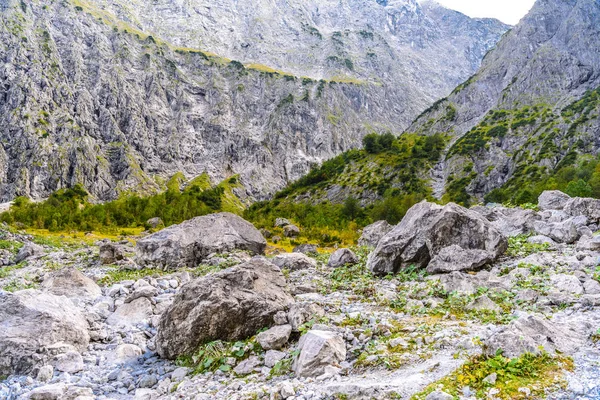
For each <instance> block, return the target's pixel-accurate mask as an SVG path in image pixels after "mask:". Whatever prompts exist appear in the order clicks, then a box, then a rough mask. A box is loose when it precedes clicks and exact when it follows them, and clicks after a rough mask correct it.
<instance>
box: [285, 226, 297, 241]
mask: <svg viewBox="0 0 600 400" xmlns="http://www.w3.org/2000/svg"><path fill="white" fill-rule="evenodd" d="M283 236H285V237H288V238H295V237H298V236H300V228H298V227H297V226H296V225H286V226H284V227H283Z"/></svg>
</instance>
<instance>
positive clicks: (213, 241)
mask: <svg viewBox="0 0 600 400" xmlns="http://www.w3.org/2000/svg"><path fill="white" fill-rule="evenodd" d="M266 246H267V242H266V240H265V238H264V237H263V236H262V235H261V233H260V232H259V231H258V230H257V229H256V228H255V227H254V226H253V225H252V224H251V223H249V222H247V221H245V220H244V219H242V218H240V217H239V216H237V215H235V214H231V213H219V214H211V215H205V216H203V217H197V218H194V219H191V220H189V221H185V222H183V223H181V224H179V225H173V226H170V227H169V228H166V229H163V230H161V231H159V232H157V233H154V234H152V235H150V236H147V237H145V238H143V239H141V240H139V241H138V242H137V248H136V252H137V261H138V263H139V264H141V265H158V266H161V267H165V268H180V267H196V266H197V265H198V264H200V263H201V262H202V261H203V260H205V259H206V258H207V257H208V256H209V255H211V254H214V253H226V252H231V251H233V250H247V251H250V252H251V253H253V254H263V253H264V251H265V248H266Z"/></svg>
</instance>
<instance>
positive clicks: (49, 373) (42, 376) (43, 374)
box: [36, 365, 54, 383]
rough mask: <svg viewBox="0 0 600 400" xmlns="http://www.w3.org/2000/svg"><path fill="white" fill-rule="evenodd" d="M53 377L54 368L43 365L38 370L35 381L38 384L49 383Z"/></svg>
mask: <svg viewBox="0 0 600 400" xmlns="http://www.w3.org/2000/svg"><path fill="white" fill-rule="evenodd" d="M53 376H54V367H53V366H52V365H44V366H43V367H41V368H40V369H39V370H38V373H37V378H36V379H37V380H38V381H40V382H44V383H46V382H50V381H51V380H52V377H53Z"/></svg>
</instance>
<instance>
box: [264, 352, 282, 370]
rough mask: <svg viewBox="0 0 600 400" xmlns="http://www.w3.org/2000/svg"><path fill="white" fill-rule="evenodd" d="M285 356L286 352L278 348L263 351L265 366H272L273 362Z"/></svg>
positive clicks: (275, 362)
mask: <svg viewBox="0 0 600 400" xmlns="http://www.w3.org/2000/svg"><path fill="white" fill-rule="evenodd" d="M286 356H287V353H285V352H283V351H278V350H269V351H267V352H266V353H265V366H266V367H269V368H273V367H274V366H275V364H277V363H278V362H279V361H281V360H283V359H284V358H285V357H286Z"/></svg>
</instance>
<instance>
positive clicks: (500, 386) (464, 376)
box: [411, 353, 573, 400]
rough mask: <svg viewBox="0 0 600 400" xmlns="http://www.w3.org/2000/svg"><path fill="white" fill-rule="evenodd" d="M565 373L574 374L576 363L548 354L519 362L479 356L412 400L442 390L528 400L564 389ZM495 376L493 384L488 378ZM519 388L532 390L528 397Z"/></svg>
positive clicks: (453, 392) (421, 398) (516, 359)
mask: <svg viewBox="0 0 600 400" xmlns="http://www.w3.org/2000/svg"><path fill="white" fill-rule="evenodd" d="M565 370H568V371H571V370H573V361H572V360H571V359H569V358H565V357H561V356H557V357H552V356H550V355H549V354H547V353H542V354H540V355H534V354H529V353H527V354H523V355H522V356H521V357H519V358H513V359H509V358H506V357H504V356H502V355H501V354H498V355H496V356H494V357H488V356H483V355H480V356H476V357H473V358H471V359H470V360H469V361H468V362H467V363H465V364H464V365H463V366H462V367H460V368H459V369H457V370H456V371H454V372H453V373H451V374H450V375H448V376H446V377H445V378H442V379H441V380H439V381H437V382H435V383H432V384H431V385H429V386H428V387H427V388H426V389H425V390H423V391H422V392H420V393H418V394H415V395H414V396H412V397H411V400H424V399H425V398H426V397H427V395H428V394H429V393H431V392H434V391H435V390H443V391H444V392H446V393H448V394H451V395H452V396H455V397H456V398H458V396H459V395H461V394H462V388H464V387H465V386H469V387H470V388H471V390H473V391H474V392H475V393H476V396H477V398H478V399H484V398H486V396H487V395H488V392H489V391H490V390H494V391H497V393H496V394H495V397H496V398H499V399H525V398H539V397H543V396H544V394H545V393H546V391H547V390H548V389H551V388H554V387H559V386H561V385H562V383H563V382H562V375H563V373H564V371H565ZM491 374H496V375H497V379H496V382H495V383H494V384H492V383H490V382H486V381H485V378H486V377H488V376H490V375H491ZM520 388H529V389H530V390H531V394H530V395H529V396H527V395H526V394H525V393H524V392H522V391H519V389H520Z"/></svg>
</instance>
